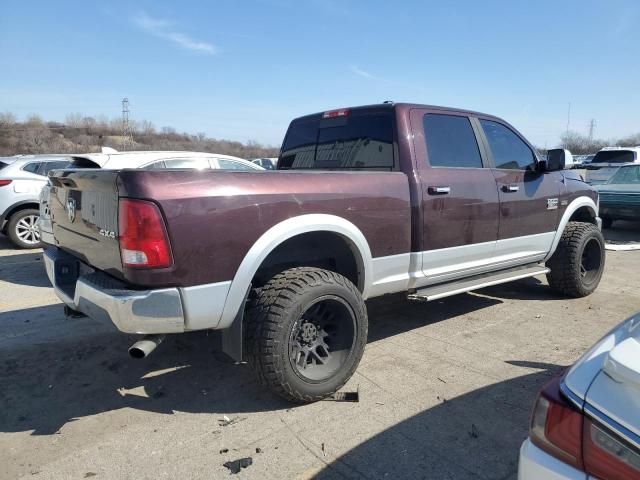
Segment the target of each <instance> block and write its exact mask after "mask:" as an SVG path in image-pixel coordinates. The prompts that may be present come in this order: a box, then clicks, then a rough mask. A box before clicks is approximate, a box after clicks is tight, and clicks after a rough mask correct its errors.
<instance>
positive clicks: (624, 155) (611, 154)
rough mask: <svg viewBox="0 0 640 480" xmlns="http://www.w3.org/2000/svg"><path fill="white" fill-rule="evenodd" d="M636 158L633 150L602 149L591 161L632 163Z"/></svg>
mask: <svg viewBox="0 0 640 480" xmlns="http://www.w3.org/2000/svg"><path fill="white" fill-rule="evenodd" d="M634 160H635V156H634V153H633V152H632V151H631V150H602V151H600V152H598V153H596V156H595V157H593V160H592V161H591V163H631V162H633V161H634Z"/></svg>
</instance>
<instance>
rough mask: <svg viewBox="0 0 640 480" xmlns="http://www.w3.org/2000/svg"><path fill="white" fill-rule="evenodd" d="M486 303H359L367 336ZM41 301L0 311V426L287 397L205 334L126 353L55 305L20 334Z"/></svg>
mask: <svg viewBox="0 0 640 480" xmlns="http://www.w3.org/2000/svg"><path fill="white" fill-rule="evenodd" d="M496 303H500V300H498V299H493V298H486V297H482V296H478V295H470V294H465V295H459V296H457V297H455V298H450V299H445V300H442V301H439V302H433V303H430V304H424V303H418V302H409V301H407V300H406V299H405V298H404V297H403V296H401V295H395V296H390V297H388V298H385V299H375V300H373V301H371V302H369V304H368V307H369V315H370V329H369V341H370V342H372V341H376V340H380V339H383V338H387V337H390V336H394V335H397V334H400V333H402V332H404V331H407V330H411V329H414V328H419V327H422V326H425V325H429V324H433V323H436V322H441V321H445V320H447V319H448V318H451V317H454V316H458V315H464V314H468V313H471V312H473V311H475V310H479V309H483V308H486V307H488V306H491V305H494V304H496ZM56 307H59V306H56ZM43 308H45V310H42V308H32V309H25V310H21V311H18V312H7V313H0V334H1V338H2V340H1V342H0V344H1V345H2V350H3V355H2V359H1V360H0V362H1V363H0V392H2V394H0V431H4V432H14V431H31V430H32V431H33V434H35V435H50V434H54V433H55V432H56V431H58V430H59V429H60V428H61V427H63V426H64V425H65V423H67V422H69V421H72V420H73V419H76V418H80V417H86V416H90V415H95V414H99V413H102V412H108V411H111V410H116V409H121V408H126V407H130V408H135V409H139V410H145V411H151V412H159V413H166V414H172V413H173V412H174V411H175V410H178V411H183V412H193V413H200V412H217V413H224V412H250V411H263V410H278V409H285V408H290V406H291V405H290V404H288V403H286V402H285V401H283V400H280V399H279V398H277V397H275V396H273V395H272V394H271V393H269V392H268V391H266V390H265V389H264V388H263V387H261V386H260V385H259V384H258V383H257V382H256V381H255V380H254V376H253V374H252V372H251V370H250V368H249V367H248V366H246V365H245V366H236V365H233V364H231V363H228V362H226V361H223V360H221V358H222V355H221V354H220V353H219V347H218V345H219V339H218V337H217V335H215V334H213V333H210V332H194V333H189V334H184V335H176V336H169V337H167V340H166V341H165V342H164V343H163V344H162V345H160V347H158V350H157V351H156V352H155V353H154V354H153V355H151V356H150V357H149V358H147V359H145V360H133V359H130V358H129V357H128V355H127V348H128V347H129V346H130V345H131V344H132V343H133V342H134V341H135V340H136V339H137V338H138V337H136V336H131V335H123V334H121V333H119V332H116V331H112V330H111V329H109V330H106V331H105V327H104V326H101V325H99V324H95V323H92V322H93V321H92V320H90V319H79V320H64V319H62V318H60V314H57V315H58V320H57V323H53V322H52V324H51V325H48V326H47V327H46V328H47V331H45V332H42V333H41V334H40V335H38V336H37V341H35V342H34V341H27V340H25V339H26V338H28V337H24V336H23V337H20V334H19V333H17V332H19V330H20V328H26V327H25V326H24V325H23V322H26V321H28V320H29V319H34V318H39V317H41V316H42V315H45V314H48V315H53V314H52V312H50V311H49V310H46V309H49V308H53V307H43ZM39 321H40V322H43V320H42V319H40V320H39ZM21 325H22V327H21ZM25 325H26V324H25ZM31 328H33V324H32V327H31Z"/></svg>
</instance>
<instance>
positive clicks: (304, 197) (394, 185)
mask: <svg viewBox="0 0 640 480" xmlns="http://www.w3.org/2000/svg"><path fill="white" fill-rule="evenodd" d="M564 163H565V151H564V150H557V151H556V150H551V151H549V155H548V156H547V159H546V160H545V161H542V160H540V159H538V157H537V156H536V153H535V150H534V148H533V147H532V146H531V144H530V143H529V142H527V141H526V140H525V139H524V137H523V136H522V135H521V134H520V133H518V132H517V131H516V130H515V129H514V128H513V127H512V126H511V125H509V124H508V123H506V122H505V121H503V120H501V119H499V118H497V117H494V116H491V115H486V114H482V113H476V112H470V111H466V110H458V109H450V108H442V107H431V106H425V105H412V104H382V105H372V106H366V107H357V108H349V109H346V108H345V109H340V110H332V111H327V112H322V113H316V114H313V115H308V116H305V117H301V118H298V119H296V120H294V121H293V122H292V123H291V125H290V127H289V130H288V132H287V134H286V137H285V139H284V143H283V146H282V150H281V152H280V157H279V159H278V170H277V171H270V172H269V171H267V172H259V173H258V172H249V171H246V172H230V171H228V172H223V171H212V170H202V171H196V170H157V171H154V170H127V169H125V170H121V171H107V170H66V171H58V172H54V173H53V175H51V176H50V181H51V184H52V187H51V191H50V194H49V206H50V210H51V219H52V225H53V233H54V235H55V241H56V245H57V248H49V249H47V250H46V252H45V264H46V267H47V273H48V275H49V278H50V279H51V282H52V283H53V285H54V288H55V291H56V293H57V294H58V296H59V297H60V298H61V299H62V300H63V301H64V302H65V303H66V304H67V308H70V309H72V310H75V311H79V312H82V313H84V314H86V315H88V316H90V317H93V318H95V319H99V320H104V321H107V322H112V323H114V324H115V325H116V326H117V327H118V328H119V329H120V330H121V331H123V332H129V333H139V334H150V336H148V337H146V338H145V339H144V340H142V341H141V342H138V343H137V344H136V345H134V346H133V347H132V348H131V349H130V352H131V353H132V355H134V356H138V357H143V356H145V355H146V354H148V353H149V352H150V351H151V350H153V348H154V346H155V345H157V344H158V343H159V341H160V340H161V338H162V337H161V335H162V334H169V333H181V332H185V331H190V330H202V329H219V330H222V345H223V349H224V350H225V351H226V352H228V353H229V354H230V355H231V356H232V357H233V358H235V359H236V360H239V361H240V360H243V359H246V360H248V362H249V363H250V364H251V365H252V367H253V368H254V369H255V370H256V372H257V373H258V377H259V378H260V379H261V380H262V381H263V382H264V383H265V384H267V385H268V386H269V387H270V388H272V389H273V390H274V391H275V392H277V393H278V394H280V395H282V396H283V397H285V398H287V399H290V400H293V401H297V402H310V401H315V400H319V399H321V398H324V397H326V396H327V395H330V394H332V393H333V392H335V391H336V390H337V389H339V388H340V387H341V386H342V385H344V383H345V382H346V381H347V380H348V379H349V378H350V377H351V375H352V374H353V373H354V371H355V369H356V368H357V366H358V363H359V361H360V358H361V356H362V353H363V351H364V346H365V344H366V341H367V322H368V320H367V308H366V306H365V303H364V301H365V300H366V299H367V298H372V297H377V296H380V295H385V294H389V293H396V292H406V294H407V295H408V297H409V298H410V299H412V300H418V301H430V300H435V299H439V298H442V297H446V296H448V295H455V294H457V293H461V292H466V291H470V290H474V289H478V288H482V287H485V286H489V285H495V284H498V283H503V282H508V281H512V280H517V279H521V278H525V277H531V276H534V275H540V274H547V278H548V280H549V284H550V285H551V287H552V288H554V289H555V290H557V291H559V292H561V293H563V294H565V295H569V296H574V297H581V296H585V295H589V294H590V293H591V292H593V291H594V290H595V288H596V287H597V285H598V283H599V281H600V278H601V275H602V270H603V267H604V261H605V257H604V239H603V237H602V234H601V233H600V229H599V223H600V219H599V217H598V209H597V206H596V201H597V194H596V192H595V190H594V189H593V188H592V187H590V186H588V185H587V184H585V183H584V182H582V181H581V180H580V179H579V178H578V176H577V175H575V173H572V172H570V171H567V172H565V171H563V170H562V169H563V168H564Z"/></svg>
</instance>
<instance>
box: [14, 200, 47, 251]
mask: <svg viewBox="0 0 640 480" xmlns="http://www.w3.org/2000/svg"><path fill="white" fill-rule="evenodd" d="M39 216H40V212H39V211H38V210H36V209H35V208H27V209H24V210H19V211H17V212H16V213H14V214H13V215H12V216H11V218H10V219H9V222H8V225H7V234H8V235H9V238H10V239H11V241H12V242H13V243H14V244H15V246H16V247H18V248H40V247H42V242H41V241H40V230H38V225H37V221H38V217H39Z"/></svg>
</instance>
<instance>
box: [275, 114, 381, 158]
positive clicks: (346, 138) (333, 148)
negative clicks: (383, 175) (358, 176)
mask: <svg viewBox="0 0 640 480" xmlns="http://www.w3.org/2000/svg"><path fill="white" fill-rule="evenodd" d="M325 117H326V114H325V115H321V114H318V115H312V116H309V117H304V118H300V119H297V120H294V121H293V122H292V123H291V126H290V127H289V131H288V132H287V136H286V138H285V141H284V144H283V146H282V153H281V154H280V159H279V160H278V169H279V170H288V169H316V170H325V169H326V170H334V169H358V170H365V169H375V170H391V169H392V168H393V119H392V111H391V109H386V108H385V109H356V110H351V111H347V113H346V114H342V115H340V116H335V117H328V118H325Z"/></svg>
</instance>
